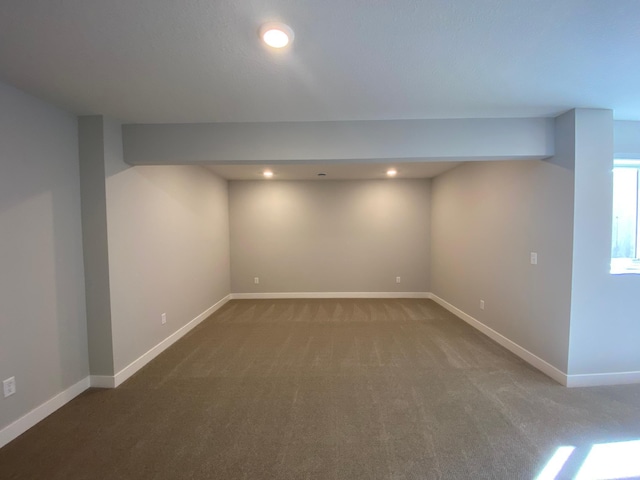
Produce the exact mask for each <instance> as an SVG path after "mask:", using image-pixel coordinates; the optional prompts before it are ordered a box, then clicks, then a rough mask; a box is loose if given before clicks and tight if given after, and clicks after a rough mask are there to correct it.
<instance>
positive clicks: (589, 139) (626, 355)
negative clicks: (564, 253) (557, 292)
mask: <svg viewBox="0 0 640 480" xmlns="http://www.w3.org/2000/svg"><path fill="white" fill-rule="evenodd" d="M569 114H570V115H573V116H574V117H575V119H574V122H575V172H576V174H575V205H576V208H575V225H574V246H573V297H572V311H571V345H570V359H569V373H571V374H574V375H579V374H587V373H614V372H639V371H640V348H638V345H640V323H639V322H638V312H639V311H640V296H639V295H638V292H639V291H640V276H638V275H633V274H630V275H611V274H609V268H610V261H611V217H612V196H613V181H612V173H611V170H612V167H613V163H612V161H613V156H614V153H618V152H614V150H615V148H622V147H621V146H620V144H618V146H617V147H615V148H614V143H613V112H612V111H611V110H595V109H576V110H575V111H572V112H569ZM625 150H626V149H625ZM627 151H628V150H627Z"/></svg>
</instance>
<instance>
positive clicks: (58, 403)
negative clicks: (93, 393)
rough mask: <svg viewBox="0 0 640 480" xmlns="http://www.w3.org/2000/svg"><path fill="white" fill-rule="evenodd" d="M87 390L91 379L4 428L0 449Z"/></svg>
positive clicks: (81, 381)
mask: <svg viewBox="0 0 640 480" xmlns="http://www.w3.org/2000/svg"><path fill="white" fill-rule="evenodd" d="M87 388H89V377H85V378H83V379H82V380H80V381H79V382H77V383H76V384H74V385H72V386H70V387H69V388H67V389H66V390H64V391H62V392H60V393H59V394H57V395H55V396H54V397H52V398H50V399H49V400H47V401H46V402H44V403H43V404H42V405H40V406H38V407H36V408H34V409H33V410H31V411H30V412H29V413H27V414H25V415H23V416H22V417H20V418H19V419H18V420H16V421H15V422H13V423H11V424H9V425H7V426H6V427H4V428H3V429H2V430H0V448H2V447H4V446H5V445H6V444H7V443H9V442H10V441H12V440H13V439H15V438H17V437H18V436H20V435H22V434H23V433H24V432H26V431H27V430H29V429H30V428H31V427H33V426H34V425H35V424H36V423H38V422H40V421H42V420H44V419H45V418H47V417H48V416H49V415H51V414H52V413H53V412H55V411H56V410H58V409H59V408H60V407H62V406H63V405H65V404H66V403H69V402H70V401H71V400H73V399H74V398H75V397H77V396H78V395H80V394H81V393H82V392H84V391H85V390H86V389H87Z"/></svg>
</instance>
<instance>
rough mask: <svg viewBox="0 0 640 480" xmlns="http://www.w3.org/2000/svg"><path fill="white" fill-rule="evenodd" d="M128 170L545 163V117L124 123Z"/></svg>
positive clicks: (548, 148) (548, 125)
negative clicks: (135, 167)
mask: <svg viewBox="0 0 640 480" xmlns="http://www.w3.org/2000/svg"><path fill="white" fill-rule="evenodd" d="M123 134H124V144H125V154H126V156H125V160H126V162H127V163H129V164H131V165H163V164H194V163H203V162H220V163H229V162H231V163H233V162H245V163H246V162H265V161H267V162H274V163H276V162H280V163H281V162H291V161H293V162H300V161H314V160H315V161H318V160H320V161H338V162H342V161H345V160H350V161H352V162H353V161H355V162H357V161H367V160H368V161H371V160H387V159H402V160H404V161H410V160H411V159H418V160H420V161H424V160H428V159H431V160H435V161H442V160H443V159H447V158H448V159H452V160H455V159H464V160H486V159H489V158H491V159H507V158H508V159H517V158H528V159H531V158H536V159H541V158H546V157H549V156H551V155H553V119H552V118H482V119H469V118H466V119H446V120H378V121H345V122H268V123H211V124H178V125H175V124H161V125H125V126H124V127H123Z"/></svg>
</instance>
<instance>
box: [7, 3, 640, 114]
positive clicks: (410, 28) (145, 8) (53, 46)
mask: <svg viewBox="0 0 640 480" xmlns="http://www.w3.org/2000/svg"><path fill="white" fill-rule="evenodd" d="M273 20H280V21H285V22H287V23H288V24H289V25H291V27H293V29H294V30H295V33H296V38H295V42H294V44H293V46H292V48H291V49H289V50H288V51H286V52H284V53H283V52H273V51H269V50H268V49H267V48H266V47H264V46H262V45H261V44H260V43H259V41H258V36H257V30H258V27H259V26H260V25H261V24H262V23H263V22H266V21H273ZM0 79H3V80H4V81H6V82H8V83H11V84H13V85H15V86H16V87H18V88H20V89H22V90H25V91H27V92H30V93H32V94H35V95H36V96H39V97H41V98H43V99H45V100H48V101H50V102H52V103H54V104H57V105H59V106H62V107H63V108H65V109H68V110H70V111H72V112H74V113H77V114H105V115H109V116H112V117H115V118H117V119H120V120H121V121H123V122H125V123H159V122H160V123H164V122H175V123H178V122H248V121H306V120H367V119H414V118H452V117H511V116H549V115H556V114H558V113H560V112H562V111H565V110H567V109H569V108H573V107H592V108H610V109H613V110H614V116H615V118H616V119H630V120H640V88H639V85H640V1H639V0H615V1H613V0H609V1H607V0H536V1H533V0H481V1H479V0H455V1H454V0H393V1H390V0H322V1H319V0H316V1H312V0H206V1H205V0H184V1H177V0H108V1H104V0H56V1H52V0H2V2H0Z"/></svg>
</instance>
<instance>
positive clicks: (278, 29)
mask: <svg viewBox="0 0 640 480" xmlns="http://www.w3.org/2000/svg"><path fill="white" fill-rule="evenodd" d="M258 32H259V34H260V38H261V39H262V41H263V42H264V43H266V44H267V45H269V46H270V47H273V48H284V47H286V46H287V45H289V44H290V43H291V42H293V30H292V29H291V27H290V26H289V25H285V24H284V23H265V24H264V25H262V26H261V27H260V30H259V31H258Z"/></svg>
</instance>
